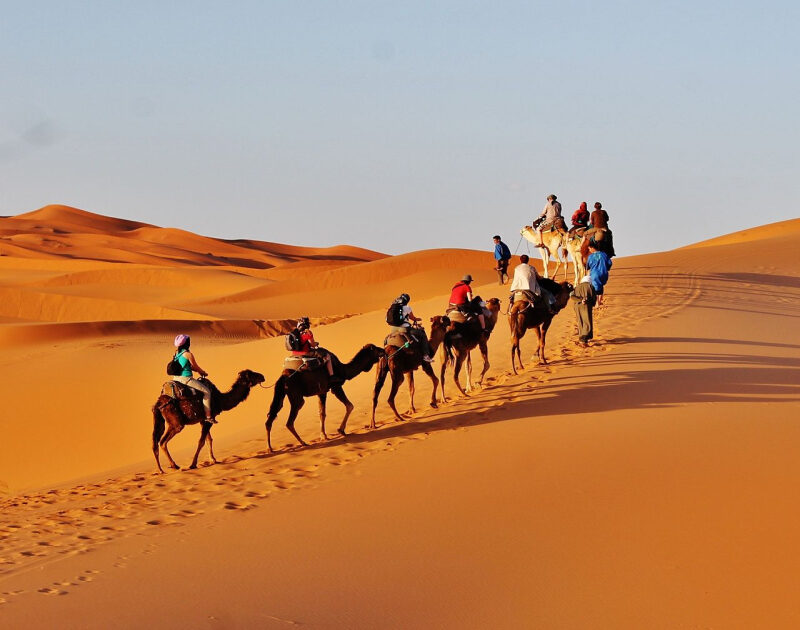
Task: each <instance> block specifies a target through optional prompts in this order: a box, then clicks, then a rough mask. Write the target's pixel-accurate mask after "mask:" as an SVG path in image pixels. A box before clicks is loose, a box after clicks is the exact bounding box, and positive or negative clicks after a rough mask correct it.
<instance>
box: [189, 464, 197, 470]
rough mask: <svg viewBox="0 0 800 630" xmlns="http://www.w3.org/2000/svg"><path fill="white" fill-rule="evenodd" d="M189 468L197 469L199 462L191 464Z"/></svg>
mask: <svg viewBox="0 0 800 630" xmlns="http://www.w3.org/2000/svg"><path fill="white" fill-rule="evenodd" d="M189 470H197V464H192V465H191V466H189Z"/></svg>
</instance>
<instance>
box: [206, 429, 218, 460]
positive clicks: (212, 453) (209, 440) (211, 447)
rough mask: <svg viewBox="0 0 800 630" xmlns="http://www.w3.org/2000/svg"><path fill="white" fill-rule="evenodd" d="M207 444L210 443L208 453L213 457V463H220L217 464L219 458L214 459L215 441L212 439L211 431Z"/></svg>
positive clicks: (207, 437)
mask: <svg viewBox="0 0 800 630" xmlns="http://www.w3.org/2000/svg"><path fill="white" fill-rule="evenodd" d="M206 442H208V453H209V455H211V461H212V462H214V463H215V464H217V463H219V462H217V458H216V457H214V440H212V439H211V429H209V431H208V435H207V436H206Z"/></svg>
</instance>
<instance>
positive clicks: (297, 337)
mask: <svg viewBox="0 0 800 630" xmlns="http://www.w3.org/2000/svg"><path fill="white" fill-rule="evenodd" d="M302 334H303V333H302V332H300V331H299V330H297V329H296V328H295V329H294V330H293V331H291V332H290V333H289V334H288V335H286V337H285V339H284V342H285V343H286V349H287V350H291V351H292V352H297V351H298V350H300V348H301V347H302V345H303V340H302V339H301V335H302Z"/></svg>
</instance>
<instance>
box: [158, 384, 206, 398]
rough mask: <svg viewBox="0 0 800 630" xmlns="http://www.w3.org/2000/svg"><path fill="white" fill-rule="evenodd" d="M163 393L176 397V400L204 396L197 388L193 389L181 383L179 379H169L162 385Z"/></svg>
mask: <svg viewBox="0 0 800 630" xmlns="http://www.w3.org/2000/svg"><path fill="white" fill-rule="evenodd" d="M161 395H162V396H169V397H170V398H175V399H176V400H192V399H194V398H202V397H203V395H202V394H201V393H200V392H198V391H197V390H196V389H192V388H191V387H189V386H188V385H184V384H183V383H179V382H178V381H167V382H166V383H164V384H163V385H162V386H161Z"/></svg>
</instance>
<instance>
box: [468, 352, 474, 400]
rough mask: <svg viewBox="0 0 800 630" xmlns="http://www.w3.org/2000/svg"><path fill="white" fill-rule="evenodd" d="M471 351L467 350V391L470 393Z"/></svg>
mask: <svg viewBox="0 0 800 630" xmlns="http://www.w3.org/2000/svg"><path fill="white" fill-rule="evenodd" d="M473 389H474V387H473V386H472V351H471V350H469V351H467V393H468V394H469V393H472V390H473Z"/></svg>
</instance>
